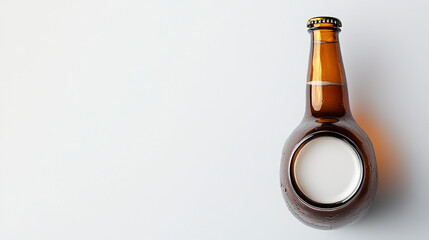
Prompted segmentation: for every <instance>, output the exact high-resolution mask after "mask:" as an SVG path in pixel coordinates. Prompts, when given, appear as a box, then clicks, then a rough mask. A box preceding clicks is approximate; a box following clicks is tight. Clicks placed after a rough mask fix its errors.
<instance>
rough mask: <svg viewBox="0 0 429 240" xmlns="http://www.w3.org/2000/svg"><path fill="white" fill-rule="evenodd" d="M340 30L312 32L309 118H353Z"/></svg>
mask: <svg viewBox="0 0 429 240" xmlns="http://www.w3.org/2000/svg"><path fill="white" fill-rule="evenodd" d="M339 31H340V30H339V29H338V28H318V29H312V30H310V34H311V51H310V62H309V68H308V79H307V107H306V116H308V117H316V118H331V117H334V118H339V117H344V116H347V115H349V114H350V107H349V100H348V93H347V83H346V76H345V73H344V67H343V60H342V58H341V50H340V45H339V39H338V33H339Z"/></svg>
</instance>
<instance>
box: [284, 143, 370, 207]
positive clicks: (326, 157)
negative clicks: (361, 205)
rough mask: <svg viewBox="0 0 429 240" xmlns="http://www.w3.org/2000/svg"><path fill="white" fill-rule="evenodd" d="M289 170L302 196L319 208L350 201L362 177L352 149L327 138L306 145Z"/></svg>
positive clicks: (346, 144)
mask: <svg viewBox="0 0 429 240" xmlns="http://www.w3.org/2000/svg"><path fill="white" fill-rule="evenodd" d="M292 168H293V171H294V176H295V181H296V184H297V185H298V188H299V189H300V190H301V192H302V193H304V195H305V196H306V197H308V198H309V199H311V200H313V201H314V202H317V203H322V204H333V203H338V202H342V201H345V200H347V199H348V198H350V197H351V196H352V195H353V194H354V193H355V192H356V190H357V189H358V187H359V185H360V183H361V181H362V175H363V167H362V162H361V160H360V157H359V155H358V154H357V153H356V151H355V150H354V148H353V147H352V146H351V145H350V144H349V143H347V142H345V141H343V140H341V139H339V138H336V137H330V136H321V137H317V138H314V139H313V140H310V141H309V142H307V143H306V144H305V145H304V146H303V147H302V148H301V150H299V152H298V153H297V155H296V157H295V161H294V166H292Z"/></svg>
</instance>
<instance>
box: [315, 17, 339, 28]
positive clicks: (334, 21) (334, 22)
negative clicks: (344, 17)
mask: <svg viewBox="0 0 429 240" xmlns="http://www.w3.org/2000/svg"><path fill="white" fill-rule="evenodd" d="M325 23H327V24H329V25H330V26H329V25H327V26H323V25H325ZM315 25H319V26H316V27H336V28H339V27H342V23H341V21H340V19H338V18H334V17H314V18H310V19H309V20H308V21H307V27H308V28H313V27H315Z"/></svg>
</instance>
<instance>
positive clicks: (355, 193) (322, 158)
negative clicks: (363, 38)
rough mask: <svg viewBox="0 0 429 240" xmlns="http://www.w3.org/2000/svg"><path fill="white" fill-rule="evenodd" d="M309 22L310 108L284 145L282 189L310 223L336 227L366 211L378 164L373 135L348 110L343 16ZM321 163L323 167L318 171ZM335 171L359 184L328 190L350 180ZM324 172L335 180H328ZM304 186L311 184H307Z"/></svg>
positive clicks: (290, 204) (298, 214)
mask: <svg viewBox="0 0 429 240" xmlns="http://www.w3.org/2000/svg"><path fill="white" fill-rule="evenodd" d="M307 26H308V28H309V33H310V34H311V50H310V62H309V69H308V79H307V86H306V87H307V102H306V110H305V115H304V118H303V119H302V121H301V123H300V124H299V125H298V127H297V128H296V129H295V130H294V131H293V133H292V134H291V135H290V136H289V138H288V139H287V141H286V143H285V145H284V148H283V155H282V160H281V167H280V181H281V189H282V193H283V196H284V199H285V201H286V203H287V206H288V207H289V209H290V211H291V212H292V213H293V214H294V215H295V217H297V218H298V219H299V220H301V221H302V222H303V223H305V224H306V225H309V226H311V227H315V228H319V229H334V228H338V227H341V226H344V225H346V224H349V223H352V222H355V221H357V220H359V219H360V218H362V217H363V216H364V215H365V214H366V213H367V212H368V210H369V208H370V206H371V204H372V202H373V199H374V195H375V192H376V188H377V165H376V161H375V154H374V149H373V147H372V144H371V141H370V139H369V138H368V136H367V135H366V134H365V132H364V131H363V130H362V129H361V128H360V127H359V126H358V125H357V123H356V122H355V120H354V119H353V116H352V114H351V112H350V107H349V100H348V93H347V83H346V77H345V72H344V67H343V62H342V58H341V51H340V45H339V39H338V33H339V32H340V27H341V22H340V20H338V19H336V18H333V17H316V18H312V19H310V20H309V21H308V23H307ZM314 140H317V141H314ZM326 140H329V141H326ZM310 143H311V144H310ZM329 144H334V145H335V146H330V145H329ZM343 145H344V146H343ZM336 149H338V150H336ZM350 149H352V150H350ZM347 151H348V152H347ZM339 154H340V155H339ZM341 154H343V155H341ZM347 154H348V155H347ZM343 158H344V162H343ZM354 159H357V160H356V161H355V160H354ZM346 161H347V162H350V164H349V163H347V164H346V163H345V162H346ZM352 161H355V162H353V164H352V163H351V162H352ZM343 163H344V166H347V167H348V168H349V169H352V170H350V171H349V170H347V171H349V172H350V173H352V174H353V176H352V177H350V176H349V175H350V174H349V175H347V174H348V172H347V171H345V172H343V171H342V169H341V166H343ZM356 163H357V164H356ZM329 164H333V165H332V166H331V165H329ZM301 165H302V166H301ZM318 167H320V169H321V170H320V171H323V172H317V171H318ZM356 169H357V170H356ZM305 174H307V176H305ZM336 175H338V177H337V178H338V179H352V180H350V182H353V184H356V185H351V184H349V185H350V186H351V187H349V185H347V187H344V189H345V190H344V191H342V192H340V193H341V194H343V195H344V196H343V197H341V196H342V195H341V194H340V195H338V196H337V195H335V196H330V195H329V194H330V191H332V192H335V191H338V190H337V189H342V188H341V187H343V186H342V185H341V184H343V182H347V184H348V181H349V180H347V181H346V180H344V181H341V182H335V179H337V178H336V177H331V176H336ZM354 175H356V177H354ZM324 176H326V178H327V179H328V178H329V179H330V180H329V181H331V182H329V181H328V180H326V181H325V179H324ZM313 177H314V179H313ZM332 181H333V182H332ZM301 182H302V183H301ZM305 184H307V185H308V186H307V185H305ZM324 184H325V185H324ZM329 184H331V185H332V184H333V185H335V186H334V187H332V186H330V185H329ZM344 184H346V183H344ZM303 186H305V187H307V189H305V190H303V189H304V187H303ZM353 186H355V187H353ZM332 189H333V190H332ZM335 193H336V192H335ZM321 199H322V200H321Z"/></svg>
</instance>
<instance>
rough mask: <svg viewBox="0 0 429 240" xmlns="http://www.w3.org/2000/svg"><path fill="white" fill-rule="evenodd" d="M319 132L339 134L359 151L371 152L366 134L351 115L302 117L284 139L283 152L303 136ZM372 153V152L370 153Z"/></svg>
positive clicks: (290, 149)
mask: <svg viewBox="0 0 429 240" xmlns="http://www.w3.org/2000/svg"><path fill="white" fill-rule="evenodd" d="M321 133H326V134H329V133H332V134H336V135H341V136H342V137H345V138H347V139H348V140H350V141H351V142H352V143H354V145H356V146H357V147H358V148H359V149H360V150H361V151H365V152H373V151H374V150H373V147H372V143H371V141H370V139H369V137H368V135H367V134H366V133H365V132H364V131H363V130H362V128H360V127H359V125H358V124H357V123H356V121H355V120H354V119H353V118H352V117H344V118H313V117H304V118H303V119H302V121H301V122H300V123H299V125H298V126H297V127H296V128H295V130H294V131H293V132H292V133H291V135H290V136H289V137H288V139H287V140H286V143H285V146H284V152H291V151H293V149H294V148H295V147H296V146H297V145H298V144H299V143H300V142H301V141H302V140H303V139H305V138H307V137H309V136H312V135H315V134H321ZM371 155H372V153H371Z"/></svg>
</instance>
